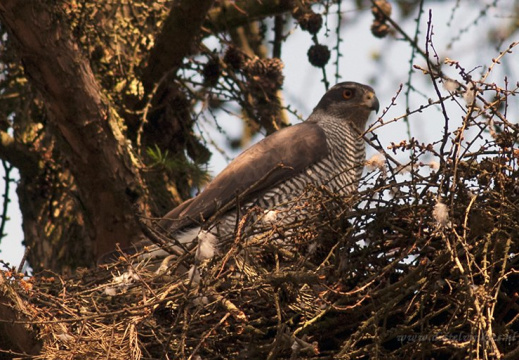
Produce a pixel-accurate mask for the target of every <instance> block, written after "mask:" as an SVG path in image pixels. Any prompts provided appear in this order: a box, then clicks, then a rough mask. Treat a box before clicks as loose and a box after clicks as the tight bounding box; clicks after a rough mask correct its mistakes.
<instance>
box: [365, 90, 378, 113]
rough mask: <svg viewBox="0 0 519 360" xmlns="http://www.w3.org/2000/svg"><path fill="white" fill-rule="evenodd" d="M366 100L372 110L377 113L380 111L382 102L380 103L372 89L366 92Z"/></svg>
mask: <svg viewBox="0 0 519 360" xmlns="http://www.w3.org/2000/svg"><path fill="white" fill-rule="evenodd" d="M364 101H365V104H366V105H367V106H368V107H369V109H370V110H374V111H375V113H378V110H379V108H380V104H379V102H378V99H377V97H376V96H375V93H374V92H371V91H369V92H366V94H365V95H364Z"/></svg>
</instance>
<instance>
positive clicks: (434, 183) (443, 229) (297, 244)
mask: <svg viewBox="0 0 519 360" xmlns="http://www.w3.org/2000/svg"><path fill="white" fill-rule="evenodd" d="M517 133H518V132H517V128H516V127H509V128H503V131H502V132H501V133H500V134H497V135H496V136H495V137H494V139H493V141H488V142H486V143H485V145H484V146H483V147H481V148H480V150H478V151H477V152H474V153H470V152H464V153H463V155H462V156H458V155H456V154H457V153H456V152H451V154H455V155H452V156H450V157H449V156H446V157H443V159H444V160H442V163H441V164H439V168H438V169H435V170H434V171H429V172H428V173H426V174H424V171H423V169H424V168H425V167H426V166H425V165H423V164H421V163H420V161H419V158H420V154H423V153H425V151H427V147H424V145H423V144H419V143H417V142H414V141H411V142H409V143H401V144H397V145H394V146H393V150H394V151H399V150H400V149H407V150H410V149H411V150H414V151H415V152H414V154H415V155H416V156H415V157H413V160H412V161H411V162H410V163H409V164H408V165H406V166H393V165H394V164H395V163H396V162H395V161H392V158H391V155H390V154H384V155H383V156H381V158H380V159H378V160H377V159H371V160H370V163H369V164H368V165H370V166H371V167H372V168H373V169H372V170H371V171H370V172H368V173H367V175H366V176H365V177H364V179H363V180H362V184H361V187H360V190H359V192H357V193H355V194H352V195H351V196H349V197H347V198H345V197H339V196H336V195H334V194H332V193H329V192H328V191H327V190H326V188H309V189H308V191H309V197H308V199H309V200H308V203H307V204H306V205H307V206H310V207H315V210H316V211H312V213H313V214H315V215H314V216H313V217H311V218H307V219H305V220H304V221H297V219H296V220H295V221H294V222H293V223H292V224H289V225H284V226H278V225H276V223H274V224H273V225H268V226H266V225H265V224H263V226H260V225H261V224H257V223H256V224H255V223H254V222H253V221H250V219H252V218H253V217H252V216H248V215H249V214H243V215H242V216H241V217H240V219H241V221H240V223H239V224H237V229H236V233H235V234H234V236H233V237H232V238H231V239H229V243H228V246H226V249H225V250H224V251H221V252H220V254H218V256H215V257H214V258H212V259H210V260H207V261H205V262H201V263H196V262H195V260H194V250H193V251H191V253H189V254H187V255H186V256H182V257H172V258H170V259H166V260H164V263H163V264H162V267H161V268H160V269H162V270H160V271H159V272H157V271H155V269H153V268H152V267H151V264H149V263H146V261H139V259H140V257H139V256H138V255H136V256H134V257H121V258H120V259H119V261H118V262H117V263H114V264H112V265H110V266H107V267H100V268H97V269H95V270H84V271H78V272H77V274H76V275H74V276H73V277H70V278H63V277H61V276H58V275H49V274H40V275H37V276H34V277H32V278H30V279H27V278H24V277H23V276H19V275H17V274H16V273H15V272H4V273H3V275H2V284H1V286H2V289H3V294H4V295H6V294H7V295H8V297H9V298H10V299H11V300H12V301H11V302H10V304H9V306H10V307H11V308H12V309H13V312H14V313H16V314H18V315H17V319H18V320H17V321H12V322H11V324H23V326H26V327H30V328H31V330H32V331H34V332H35V333H36V334H37V337H38V339H39V343H40V346H41V351H39V355H37V356H34V357H29V356H27V358H34V359H96V358H102V359H121V360H122V359H124V360H128V359H236V358H241V359H318V358H341V359H350V358H351V359H353V358H354V359H363V358H364V359H368V358H371V357H384V358H385V359H403V358H452V359H458V358H460V359H461V358H502V357H504V358H510V359H512V358H517V356H518V355H517V354H519V342H518V341H517V340H519V338H518V337H517V334H518V333H517V331H519V322H518V319H519V305H518V304H517V302H516V301H517V299H518V298H519V295H518V293H517V288H518V283H519V278H518V276H517V268H518V267H517V264H518V258H517V254H518V253H519V221H518V219H519V182H518V180H517V179H519V171H518V159H519V153H518V151H517V149H514V144H516V143H517ZM455 146H456V144H453V147H455ZM403 172H406V174H403ZM251 211H253V209H252V210H251ZM193 264H195V265H193ZM189 268H191V270H189V271H186V269H189ZM13 299H14V300H13ZM7 353H8V354H9V355H12V356H21V355H20V354H16V353H15V352H14V351H9V352H7ZM21 357H23V356H21Z"/></svg>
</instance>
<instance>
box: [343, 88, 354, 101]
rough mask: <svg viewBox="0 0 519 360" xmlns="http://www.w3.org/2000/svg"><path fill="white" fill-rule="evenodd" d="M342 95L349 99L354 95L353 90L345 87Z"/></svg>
mask: <svg viewBox="0 0 519 360" xmlns="http://www.w3.org/2000/svg"><path fill="white" fill-rule="evenodd" d="M342 97H343V98H345V99H346V100H349V99H351V98H352V97H353V90H351V89H345V90H343V91H342Z"/></svg>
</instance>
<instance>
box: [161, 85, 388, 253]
mask: <svg viewBox="0 0 519 360" xmlns="http://www.w3.org/2000/svg"><path fill="white" fill-rule="evenodd" d="M378 108H379V102H378V99H377V98H376V96H375V93H374V90H373V89H372V88H371V87H369V86H366V85H362V84H359V83H355V82H342V83H339V84H337V85H335V86H333V87H332V88H331V89H330V90H328V91H327V92H326V94H325V95H324V96H323V97H322V99H321V100H320V101H319V103H318V104H317V106H316V107H315V108H314V110H313V112H312V114H311V115H310V116H309V118H308V119H307V120H306V121H304V122H302V123H300V124H297V125H294V126H290V127H287V128H284V129H282V130H279V131H277V132H275V133H273V134H271V135H270V136H267V137H266V138H264V139H263V140H261V141H260V142H258V143H257V144H255V145H253V146H252V147H250V148H249V149H247V150H245V151H244V152H243V153H241V154H240V155H239V156H238V157H236V158H235V159H234V160H233V161H232V162H231V163H230V164H229V165H228V166H227V167H226V168H225V169H224V170H223V171H222V172H221V173H220V174H218V175H217V176H216V177H215V178H214V179H213V180H212V181H211V182H210V183H209V184H208V185H207V186H206V187H205V189H204V190H203V191H202V192H201V193H200V194H198V195H197V196H196V197H194V198H192V199H190V200H187V201H185V202H184V203H182V204H180V205H179V206H177V207H176V208H174V209H173V210H171V211H170V212H169V213H167V214H166V215H165V216H164V217H163V218H162V220H161V221H160V222H159V224H158V225H159V226H160V227H161V228H162V229H166V230H167V232H168V234H169V235H170V236H172V237H173V238H175V239H176V241H177V242H176V244H177V245H181V244H185V245H186V246H185V247H184V246H175V247H176V248H177V250H178V249H181V248H183V249H185V248H186V247H189V245H190V244H198V249H197V252H196V256H197V258H198V259H204V258H209V257H212V256H213V255H214V251H215V250H214V248H215V247H216V248H217V247H218V242H219V239H220V238H222V237H225V236H228V235H229V234H232V233H233V232H234V231H235V229H236V223H237V221H239V219H238V214H239V213H241V214H244V213H245V212H246V211H247V209H250V208H252V207H259V208H260V209H263V210H265V213H267V212H268V211H271V210H275V211H276V212H275V213H282V214H283V216H282V217H281V218H278V219H274V221H275V222H276V224H279V222H281V223H283V222H287V221H291V220H293V218H294V217H298V216H299V218H300V217H301V215H303V216H304V215H305V214H304V204H303V203H301V204H300V205H303V206H293V204H290V203H291V201H292V200H296V199H299V198H301V197H302V196H303V193H304V192H305V191H306V190H307V187H308V186H309V185H314V186H317V187H318V186H326V187H327V188H328V190H329V191H331V192H333V193H335V194H338V195H347V194H349V193H351V192H352V191H354V190H355V189H356V187H357V186H358V182H359V180H360V177H361V175H362V170H363V164H364V160H365V144H364V140H363V138H362V134H363V132H364V130H365V126H366V122H367V120H368V117H369V115H370V114H371V111H378ZM239 210H241V211H239ZM301 213H302V214H301ZM208 220H210V221H208ZM207 224H210V225H207ZM162 256H163V255H162Z"/></svg>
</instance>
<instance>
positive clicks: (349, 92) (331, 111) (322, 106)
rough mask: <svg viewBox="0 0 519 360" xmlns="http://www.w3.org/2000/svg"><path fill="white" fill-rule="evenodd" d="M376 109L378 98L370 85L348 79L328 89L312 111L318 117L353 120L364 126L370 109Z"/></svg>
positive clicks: (377, 107)
mask: <svg viewBox="0 0 519 360" xmlns="http://www.w3.org/2000/svg"><path fill="white" fill-rule="evenodd" d="M378 109H379V103H378V99H377V97H376V96H375V91H374V90H373V88H372V87H371V86H367V85H362V84H359V83H356V82H351V81H348V82H342V83H339V84H337V85H335V86H333V87H332V88H331V89H330V90H328V91H327V92H326V94H324V96H323V97H322V99H321V101H319V104H317V106H316V107H315V109H314V113H315V114H319V115H320V117H322V116H323V115H324V116H333V117H335V118H341V119H344V120H347V121H353V122H355V123H356V124H357V125H358V126H360V127H361V128H364V127H365V122H366V120H367V119H368V117H369V114H370V113H371V111H375V112H378ZM318 121H319V120H318Z"/></svg>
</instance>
